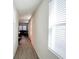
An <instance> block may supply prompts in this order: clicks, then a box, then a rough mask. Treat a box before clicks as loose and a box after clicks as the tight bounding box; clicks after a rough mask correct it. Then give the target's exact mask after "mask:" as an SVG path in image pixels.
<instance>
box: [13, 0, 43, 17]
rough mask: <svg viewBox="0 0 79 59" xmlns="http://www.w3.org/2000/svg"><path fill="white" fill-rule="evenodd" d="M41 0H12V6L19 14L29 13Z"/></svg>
mask: <svg viewBox="0 0 79 59" xmlns="http://www.w3.org/2000/svg"><path fill="white" fill-rule="evenodd" d="M41 1H42V0H14V7H15V8H16V10H17V11H18V13H19V15H21V16H23V15H31V14H32V13H33V12H34V11H35V10H36V8H37V7H38V6H39V4H40V3H41Z"/></svg>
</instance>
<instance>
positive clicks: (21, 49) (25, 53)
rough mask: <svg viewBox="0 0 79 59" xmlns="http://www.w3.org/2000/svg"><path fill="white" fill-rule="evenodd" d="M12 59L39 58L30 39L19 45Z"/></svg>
mask: <svg viewBox="0 0 79 59" xmlns="http://www.w3.org/2000/svg"><path fill="white" fill-rule="evenodd" d="M14 59H39V58H38V56H37V54H36V52H35V50H34V48H33V46H32V44H31V42H30V40H26V42H25V44H24V45H19V46H18V49H17V51H16V54H15V57H14Z"/></svg>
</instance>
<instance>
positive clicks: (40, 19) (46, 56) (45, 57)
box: [31, 0, 58, 59]
mask: <svg viewBox="0 0 79 59" xmlns="http://www.w3.org/2000/svg"><path fill="white" fill-rule="evenodd" d="M48 9H49V8H48V1H47V0H44V1H43V2H42V4H41V5H40V7H39V8H38V9H37V11H36V13H35V15H34V16H33V18H32V19H31V20H32V23H31V24H32V36H31V37H32V39H31V41H32V44H33V46H34V48H35V50H36V52H37V54H38V56H39V58H40V59H58V58H57V57H56V56H55V55H54V54H53V53H52V52H50V51H49V50H48V17H49V13H48V12H49V11H48Z"/></svg>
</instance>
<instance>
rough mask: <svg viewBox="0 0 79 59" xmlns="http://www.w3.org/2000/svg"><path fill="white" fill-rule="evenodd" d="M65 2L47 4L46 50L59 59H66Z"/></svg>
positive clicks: (56, 1) (56, 0)
mask: <svg viewBox="0 0 79 59" xmlns="http://www.w3.org/2000/svg"><path fill="white" fill-rule="evenodd" d="M65 29H66V1H65V0H53V1H51V2H50V3H49V38H48V48H49V49H50V50H51V51H52V52H53V53H54V54H55V55H57V56H58V57H59V58H62V59H66V33H65V32H66V31H65Z"/></svg>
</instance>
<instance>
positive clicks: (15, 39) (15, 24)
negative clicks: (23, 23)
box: [13, 9, 18, 56]
mask: <svg viewBox="0 0 79 59" xmlns="http://www.w3.org/2000/svg"><path fill="white" fill-rule="evenodd" d="M13 13H14V15H13V56H14V55H15V53H16V50H17V47H18V15H17V12H16V10H15V9H14V10H13Z"/></svg>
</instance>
